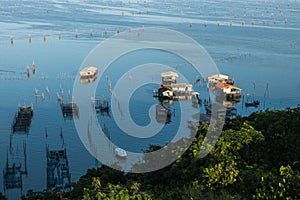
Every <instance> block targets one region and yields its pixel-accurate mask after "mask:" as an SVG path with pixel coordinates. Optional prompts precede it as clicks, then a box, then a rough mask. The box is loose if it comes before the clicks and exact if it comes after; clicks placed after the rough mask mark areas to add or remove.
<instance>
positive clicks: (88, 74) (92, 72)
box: [80, 67, 98, 78]
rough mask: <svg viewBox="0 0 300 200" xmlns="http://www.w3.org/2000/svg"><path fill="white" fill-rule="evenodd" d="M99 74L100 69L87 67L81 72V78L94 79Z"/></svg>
mask: <svg viewBox="0 0 300 200" xmlns="http://www.w3.org/2000/svg"><path fill="white" fill-rule="evenodd" d="M97 73H98V69H97V68H96V67H86V68H83V69H82V70H81V71H80V77H81V78H93V77H94V76H96V75H97Z"/></svg>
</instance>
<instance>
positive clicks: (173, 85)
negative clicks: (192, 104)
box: [154, 71, 193, 100]
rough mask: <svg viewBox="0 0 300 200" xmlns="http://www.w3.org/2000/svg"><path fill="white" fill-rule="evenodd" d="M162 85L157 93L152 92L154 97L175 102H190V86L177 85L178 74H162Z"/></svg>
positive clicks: (191, 90)
mask: <svg viewBox="0 0 300 200" xmlns="http://www.w3.org/2000/svg"><path fill="white" fill-rule="evenodd" d="M161 77H162V84H161V87H160V88H159V89H158V91H157V92H154V96H155V97H160V98H166V99H176V100H191V95H192V92H193V86H192V84H188V83H178V74H177V73H176V72H172V71H168V72H162V73H161Z"/></svg>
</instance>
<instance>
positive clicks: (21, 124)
mask: <svg viewBox="0 0 300 200" xmlns="http://www.w3.org/2000/svg"><path fill="white" fill-rule="evenodd" d="M32 117H33V105H32V104H31V106H21V105H19V106H18V112H17V113H16V114H15V117H14V121H13V123H12V126H11V129H12V132H13V133H15V132H26V133H28V132H29V127H30V125H31V120H32Z"/></svg>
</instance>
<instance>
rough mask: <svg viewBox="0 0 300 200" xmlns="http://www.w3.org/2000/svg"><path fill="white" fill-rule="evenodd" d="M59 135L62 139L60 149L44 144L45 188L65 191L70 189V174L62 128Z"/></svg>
mask: <svg viewBox="0 0 300 200" xmlns="http://www.w3.org/2000/svg"><path fill="white" fill-rule="evenodd" d="M60 137H61V139H62V141H63V144H62V148H61V149H58V150H49V146H48V145H47V146H46V158H47V190H48V191H54V190H60V191H63V192H66V191H69V190H70V189H71V174H70V169H69V161H68V157H67V150H66V145H65V143H64V140H63V135H62V130H60Z"/></svg>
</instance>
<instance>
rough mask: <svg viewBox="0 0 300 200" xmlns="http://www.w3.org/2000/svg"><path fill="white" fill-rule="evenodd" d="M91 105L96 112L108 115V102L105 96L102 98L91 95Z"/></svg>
mask: <svg viewBox="0 0 300 200" xmlns="http://www.w3.org/2000/svg"><path fill="white" fill-rule="evenodd" d="M91 103H92V106H93V107H94V108H95V110H96V112H98V113H101V114H102V113H106V114H107V115H109V103H108V101H107V99H106V98H105V97H103V98H102V99H101V98H100V97H95V98H93V97H91Z"/></svg>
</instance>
